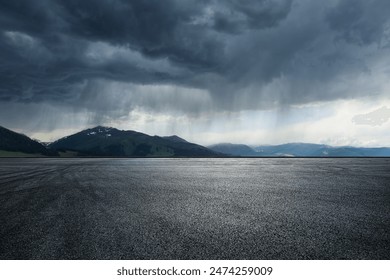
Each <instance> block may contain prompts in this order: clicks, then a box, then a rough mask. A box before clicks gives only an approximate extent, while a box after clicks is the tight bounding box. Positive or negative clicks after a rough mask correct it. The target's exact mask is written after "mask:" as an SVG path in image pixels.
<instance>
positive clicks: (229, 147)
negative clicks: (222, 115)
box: [208, 143, 390, 157]
mask: <svg viewBox="0 0 390 280" xmlns="http://www.w3.org/2000/svg"><path fill="white" fill-rule="evenodd" d="M208 147H209V148H210V149H212V150H214V151H218V152H220V153H225V154H227V155H231V156H249V157H389V156H390V148H388V147H377V148H367V147H353V146H330V145H325V144H313V143H286V144H280V145H260V146H253V147H250V146H248V145H244V144H231V143H221V144H216V145H211V146H208ZM243 147H245V152H243Z"/></svg>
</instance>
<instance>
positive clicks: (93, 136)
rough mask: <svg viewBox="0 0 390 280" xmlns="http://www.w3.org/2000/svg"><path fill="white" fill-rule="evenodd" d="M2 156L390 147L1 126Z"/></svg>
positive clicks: (323, 153) (286, 152)
mask: <svg viewBox="0 0 390 280" xmlns="http://www.w3.org/2000/svg"><path fill="white" fill-rule="evenodd" d="M0 156H3V157H4V156H5V157H17V156H21V157H28V156H60V157H83V156H91V157H224V156H243V157H387V156H390V148H386V147H383V148H359V147H349V146H344V147H332V146H328V145H321V144H310V143H289V144H283V145H263V146H252V147H251V146H248V145H244V144H230V143H222V144H216V145H211V146H208V147H203V146H201V145H197V144H194V143H190V142H188V141H186V140H184V139H182V138H180V137H179V136H176V135H172V136H164V137H160V136H150V135H147V134H144V133H140V132H137V131H132V130H118V129H116V128H112V127H104V126H97V127H94V128H90V129H85V130H83V131H80V132H78V133H75V134H72V135H69V136H66V137H63V138H61V139H59V140H57V141H55V142H52V143H45V144H42V143H40V142H38V141H36V140H32V139H30V138H29V137H27V136H26V135H23V134H20V133H16V132H14V131H11V130H9V129H6V128H4V127H1V126H0Z"/></svg>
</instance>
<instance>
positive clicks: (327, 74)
mask: <svg viewBox="0 0 390 280" xmlns="http://www.w3.org/2000/svg"><path fill="white" fill-rule="evenodd" d="M389 14H390V1H388V0H328V1H313V0H224V1H222V0H210V1H207V0H197V1H195V0H164V1H161V0H147V1H145V0H132V1H126V0H83V1H77V0H34V1H33V0H13V1H9V0H0V125H1V126H4V127H6V128H9V129H12V130H15V131H18V132H20V133H24V134H26V135H28V136H30V137H32V138H35V139H39V140H41V141H54V140H56V139H58V138H60V137H63V136H66V135H69V134H72V133H76V132H78V131H80V130H82V129H86V128H90V127H94V126H97V125H104V126H110V127H116V128H119V129H125V130H136V131H140V132H144V133H147V134H150V135H161V136H162V135H173V134H176V135H179V136H180V137H183V138H185V139H187V140H189V141H192V142H195V143H199V144H203V145H209V144H215V143H243V144H248V145H260V144H281V143H288V142H309V143H322V144H328V145H336V146H342V145H352V146H367V147H377V146H390V17H389Z"/></svg>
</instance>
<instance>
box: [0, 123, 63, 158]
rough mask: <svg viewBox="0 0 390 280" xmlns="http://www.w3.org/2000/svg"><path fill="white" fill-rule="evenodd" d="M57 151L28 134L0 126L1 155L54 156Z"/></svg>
mask: <svg viewBox="0 0 390 280" xmlns="http://www.w3.org/2000/svg"><path fill="white" fill-rule="evenodd" d="M53 155H57V153H56V152H53V151H50V150H48V149H47V148H46V147H45V146H43V145H42V144H40V143H38V142H37V141H35V140H32V139H30V138H29V137H27V136H26V135H23V134H20V133H16V132H14V131H12V130H9V129H6V128H4V127H1V126H0V156H53Z"/></svg>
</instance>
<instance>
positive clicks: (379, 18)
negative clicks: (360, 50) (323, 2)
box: [326, 0, 390, 44]
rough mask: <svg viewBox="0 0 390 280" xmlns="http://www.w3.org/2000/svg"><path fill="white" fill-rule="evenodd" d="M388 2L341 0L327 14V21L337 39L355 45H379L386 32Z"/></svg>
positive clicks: (389, 8)
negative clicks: (336, 33) (337, 36)
mask: <svg viewBox="0 0 390 280" xmlns="http://www.w3.org/2000/svg"><path fill="white" fill-rule="evenodd" d="M389 14H390V2H389V1H383V0H370V1H367V0H342V1H340V2H339V3H338V5H336V6H335V7H334V8H333V9H331V10H330V11H329V13H328V14H327V17H326V19H327V21H328V23H329V25H330V27H331V28H332V29H334V30H335V31H337V32H338V34H339V38H340V39H344V40H346V41H348V42H351V43H356V44H371V43H374V42H376V43H380V42H381V40H382V38H383V34H384V32H386V31H388V30H389V28H390V26H389Z"/></svg>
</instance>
